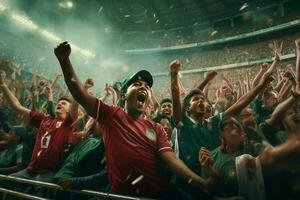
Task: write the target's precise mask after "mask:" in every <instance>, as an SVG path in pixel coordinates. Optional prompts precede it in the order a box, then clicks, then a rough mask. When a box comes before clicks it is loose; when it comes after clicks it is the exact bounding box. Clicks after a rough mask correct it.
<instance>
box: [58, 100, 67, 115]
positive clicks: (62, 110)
mask: <svg viewBox="0 0 300 200" xmlns="http://www.w3.org/2000/svg"><path fill="white" fill-rule="evenodd" d="M55 111H56V114H58V115H65V114H67V113H68V112H69V111H70V102H68V101H67V100H60V101H58V103H57V104H56V109H55Z"/></svg>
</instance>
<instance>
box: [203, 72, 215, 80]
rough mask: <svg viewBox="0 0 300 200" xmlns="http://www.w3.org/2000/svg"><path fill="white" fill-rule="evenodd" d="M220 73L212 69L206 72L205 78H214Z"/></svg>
mask: <svg viewBox="0 0 300 200" xmlns="http://www.w3.org/2000/svg"><path fill="white" fill-rule="evenodd" d="M217 75H218V72H216V71H210V72H206V73H205V75H204V76H205V79H208V80H210V81H211V80H213V79H214V78H215V77H216V76H217Z"/></svg>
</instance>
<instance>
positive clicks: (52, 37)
mask: <svg viewBox="0 0 300 200" xmlns="http://www.w3.org/2000/svg"><path fill="white" fill-rule="evenodd" d="M42 35H43V36H44V37H45V38H47V39H49V40H52V41H53V42H60V41H62V39H61V38H59V37H58V36H56V35H54V34H52V33H50V32H48V31H46V30H42Z"/></svg>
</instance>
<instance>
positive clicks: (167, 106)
mask: <svg viewBox="0 0 300 200" xmlns="http://www.w3.org/2000/svg"><path fill="white" fill-rule="evenodd" d="M160 112H161V114H163V115H168V116H170V115H172V114H173V105H172V103H171V102H165V103H163V104H162V105H161V109H160Z"/></svg>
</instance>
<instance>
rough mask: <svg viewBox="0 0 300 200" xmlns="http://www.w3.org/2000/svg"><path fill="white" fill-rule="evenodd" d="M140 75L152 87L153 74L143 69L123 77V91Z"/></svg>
mask: <svg viewBox="0 0 300 200" xmlns="http://www.w3.org/2000/svg"><path fill="white" fill-rule="evenodd" d="M139 77H140V78H141V79H143V80H144V81H145V82H146V83H147V84H148V85H149V86H150V87H152V85H153V78H152V75H151V74H150V72H148V71H147V70H141V71H138V72H136V73H134V74H132V75H131V76H127V77H125V78H124V79H123V81H122V82H121V91H126V90H127V88H128V86H129V85H130V84H132V83H133V82H134V81H135V80H136V79H138V78H139Z"/></svg>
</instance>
